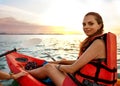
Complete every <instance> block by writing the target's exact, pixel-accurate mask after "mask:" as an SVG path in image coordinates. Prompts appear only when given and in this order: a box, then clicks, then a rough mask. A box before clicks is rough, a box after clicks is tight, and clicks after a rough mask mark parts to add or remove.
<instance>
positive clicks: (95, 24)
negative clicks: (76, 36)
mask: <svg viewBox="0 0 120 86" xmlns="http://www.w3.org/2000/svg"><path fill="white" fill-rule="evenodd" d="M82 24H83V31H84V33H85V34H86V35H87V36H88V37H87V38H86V39H85V40H84V41H83V43H82V44H81V47H80V52H79V57H78V59H77V60H76V61H56V62H49V63H48V64H46V65H44V66H43V67H40V68H37V69H34V70H31V71H29V73H30V74H31V75H32V76H34V77H36V78H38V79H45V78H46V77H49V78H50V79H51V80H52V81H53V83H54V84H55V85H56V86H78V84H76V83H75V82H74V81H73V80H72V79H71V78H70V77H69V76H68V74H74V75H75V78H76V79H77V81H79V83H80V84H81V83H83V80H81V79H84V78H80V79H79V78H78V76H79V75H78V74H77V71H80V70H81V69H82V68H84V66H85V65H87V64H88V63H89V62H91V61H92V60H96V59H105V57H106V52H105V43H104V41H103V40H102V39H96V40H94V39H95V38H96V37H99V36H101V35H102V34H103V27H104V24H103V20H102V18H101V16H100V15H99V14H98V13H96V12H89V13H87V14H86V15H85V17H84V19H83V23H82ZM55 63H56V64H55ZM80 72H82V71H80ZM83 72H84V71H83ZM100 84H101V83H100Z"/></svg>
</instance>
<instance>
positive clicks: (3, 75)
mask: <svg viewBox="0 0 120 86" xmlns="http://www.w3.org/2000/svg"><path fill="white" fill-rule="evenodd" d="M26 74H27V73H26V72H20V73H17V74H12V73H11V74H9V73H6V72H3V71H0V80H8V79H17V78H20V77H22V76H25V75H26ZM0 86H2V84H0Z"/></svg>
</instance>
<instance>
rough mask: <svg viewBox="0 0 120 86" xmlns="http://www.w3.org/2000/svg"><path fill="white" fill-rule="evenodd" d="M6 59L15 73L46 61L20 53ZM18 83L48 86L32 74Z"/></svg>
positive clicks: (30, 85)
mask: <svg viewBox="0 0 120 86" xmlns="http://www.w3.org/2000/svg"><path fill="white" fill-rule="evenodd" d="M17 58H24V59H27V60H26V61H22V62H21V61H17V60H16V59H17ZM6 59H7V63H8V66H9V68H10V70H11V71H12V72H13V73H18V72H21V71H24V67H25V65H26V64H27V63H28V62H36V63H37V64H39V65H42V64H43V63H44V62H45V60H41V59H38V58H35V57H32V56H27V55H24V54H21V53H18V52H12V53H10V54H8V55H6ZM17 81H18V83H19V84H20V86H47V85H45V84H44V83H42V82H40V81H38V80H37V79H35V78H34V77H32V76H31V75H30V74H28V75H26V76H23V77H21V78H19V79H17ZM116 86H120V79H117V85H116Z"/></svg>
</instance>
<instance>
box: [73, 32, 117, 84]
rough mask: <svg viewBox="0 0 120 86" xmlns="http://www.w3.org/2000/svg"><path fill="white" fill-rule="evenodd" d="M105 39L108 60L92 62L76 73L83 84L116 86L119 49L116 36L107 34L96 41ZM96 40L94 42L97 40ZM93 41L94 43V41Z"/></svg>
mask: <svg viewBox="0 0 120 86" xmlns="http://www.w3.org/2000/svg"><path fill="white" fill-rule="evenodd" d="M101 38H102V39H103V40H104V41H105V44H106V54H107V55H106V58H105V59H104V60H101V59H97V60H92V61H91V62H89V63H88V64H86V65H85V66H83V67H82V68H80V70H78V71H77V72H76V73H75V77H76V79H77V80H78V81H79V82H81V83H83V82H84V81H86V80H88V81H90V82H92V83H94V82H95V83H98V84H103V85H105V86H116V81H117V63H116V60H117V59H116V58H117V54H116V52H117V48H116V44H117V43H116V36H115V35H114V34H113V33H110V32H109V33H106V34H104V35H103V36H100V37H96V38H95V39H101ZM95 39H94V40H95ZM94 40H93V41H94Z"/></svg>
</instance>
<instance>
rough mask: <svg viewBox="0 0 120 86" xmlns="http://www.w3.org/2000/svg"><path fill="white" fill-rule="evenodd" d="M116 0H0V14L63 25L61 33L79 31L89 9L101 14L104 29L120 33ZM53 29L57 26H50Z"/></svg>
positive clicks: (32, 21)
mask: <svg viewBox="0 0 120 86" xmlns="http://www.w3.org/2000/svg"><path fill="white" fill-rule="evenodd" d="M119 4H120V0H0V18H3V17H14V18H15V19H17V20H20V21H25V22H28V23H34V24H38V25H46V26H63V27H64V30H63V33H67V32H81V33H83V31H82V20H83V17H84V15H85V14H86V13H87V12H89V11H95V12H98V13H100V14H101V16H102V17H103V20H104V24H105V32H108V31H111V32H114V33H120V24H119V23H120V9H119V8H120V5H119ZM53 29H54V30H55V31H57V28H53Z"/></svg>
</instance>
